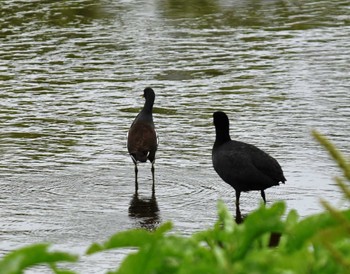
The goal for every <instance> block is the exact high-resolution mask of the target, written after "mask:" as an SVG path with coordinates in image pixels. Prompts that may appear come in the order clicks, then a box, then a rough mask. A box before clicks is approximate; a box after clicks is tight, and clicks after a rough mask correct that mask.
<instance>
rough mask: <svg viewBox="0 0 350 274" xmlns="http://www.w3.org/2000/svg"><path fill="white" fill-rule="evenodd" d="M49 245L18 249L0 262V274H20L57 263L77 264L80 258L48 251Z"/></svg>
mask: <svg viewBox="0 0 350 274" xmlns="http://www.w3.org/2000/svg"><path fill="white" fill-rule="evenodd" d="M48 248H49V244H35V245H30V246H26V247H23V248H20V249H17V250H15V251H13V252H11V253H9V254H7V255H6V256H5V257H4V258H3V259H2V260H1V261H0V274H19V273H23V271H24V270H25V269H27V268H29V267H32V266H36V265H39V264H48V265H50V264H53V263H57V262H76V261H77V260H78V257H77V256H75V255H71V254H68V253H65V252H54V251H52V252H51V251H48Z"/></svg>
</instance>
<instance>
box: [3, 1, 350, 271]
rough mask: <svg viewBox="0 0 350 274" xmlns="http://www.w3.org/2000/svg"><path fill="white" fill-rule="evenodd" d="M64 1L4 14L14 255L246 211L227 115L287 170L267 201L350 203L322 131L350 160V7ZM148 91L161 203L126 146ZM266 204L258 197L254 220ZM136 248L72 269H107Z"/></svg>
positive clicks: (9, 226) (248, 200)
mask: <svg viewBox="0 0 350 274" xmlns="http://www.w3.org/2000/svg"><path fill="white" fill-rule="evenodd" d="M49 2H51V1H31V2H30V3H27V4H26V3H23V2H19V1H10V0H5V1H2V3H1V6H0V11H1V13H0V14H1V16H0V38H1V40H0V45H1V46H0V106H1V107H0V128H1V129H0V189H1V191H0V207H1V212H0V214H1V216H0V217H1V218H0V231H1V233H0V239H1V241H0V253H1V254H5V253H7V252H8V251H10V250H13V249H15V248H18V247H21V246H23V245H26V244H30V243H36V242H42V241H48V242H52V243H53V244H54V247H57V248H59V249H62V250H69V251H72V252H76V253H78V254H82V253H83V252H84V251H85V250H86V248H87V246H88V245H89V244H90V243H92V242H94V241H103V240H105V239H107V237H108V236H110V235H112V234H113V233H115V232H117V231H121V230H125V229H130V228H135V227H145V228H148V229H153V228H155V227H157V226H158V225H159V224H160V223H161V222H164V221H167V220H171V221H172V222H173V223H174V227H175V231H177V232H179V233H182V234H185V235H190V234H191V233H193V232H195V231H198V230H201V229H204V228H207V227H209V226H211V225H212V224H213V223H214V222H215V220H216V205H217V201H218V199H222V200H223V201H224V202H225V203H226V204H227V205H228V206H229V208H230V210H232V212H234V206H233V205H234V203H233V202H234V197H235V195H234V191H233V189H231V187H230V186H228V185H226V184H225V183H224V182H222V181H221V179H220V178H219V177H218V176H217V175H216V174H215V171H214V170H213V168H212V164H211V147H212V145H213V141H214V128H213V125H212V113H213V111H216V110H223V111H225V112H226V113H227V114H228V116H229V118H230V121H231V123H230V128H231V136H232V138H235V139H237V140H241V141H245V142H249V143H252V144H255V145H257V146H259V147H260V148H262V149H264V150H265V151H267V152H269V153H270V154H271V155H272V156H274V157H275V158H276V159H278V161H279V162H280V164H281V166H282V168H283V170H284V172H285V176H286V178H287V182H286V184H285V185H282V186H279V187H274V188H270V189H268V190H267V191H266V195H267V200H268V204H271V203H273V202H274V201H278V200H285V201H286V203H287V206H288V210H291V209H296V210H297V211H298V213H299V215H300V216H302V217H304V216H308V215H310V214H312V213H316V212H320V211H321V210H322V208H321V206H320V204H319V199H320V198H324V199H326V200H328V201H331V202H332V203H333V204H335V205H336V206H338V207H344V206H346V204H345V203H344V201H342V195H341V193H340V192H339V190H338V188H337V187H336V186H335V184H334V182H333V179H332V178H333V177H334V176H336V175H340V172H339V170H338V168H337V167H336V166H335V164H334V163H333V162H332V161H331V160H330V158H329V157H328V155H327V153H326V152H325V151H324V150H323V149H322V148H321V147H320V146H319V145H318V144H317V143H316V141H315V140H313V138H312V137H311V135H310V131H311V129H314V128H315V129H317V130H319V131H320V132H322V133H324V134H325V135H327V136H328V137H329V138H330V139H331V140H332V141H333V142H334V143H335V144H336V145H337V146H338V147H339V149H341V150H342V151H343V152H344V153H346V154H348V152H349V140H350V137H349V129H350V123H349V118H350V107H349V105H350V95H349V90H350V84H349V83H350V73H349V71H350V21H349V18H350V9H349V6H348V3H347V1H338V0H337V1H332V2H331V3H330V2H329V1H308V3H307V4H298V5H297V4H296V3H294V2H290V1H259V4H256V3H257V2H256V1H204V2H202V3H201V5H200V6H199V5H198V4H196V3H197V2H196V1H194V2H191V1H156V0H155V1H153V2H152V1H151V2H149V1H133V2H128V1H113V2H112V3H108V6H107V5H106V4H103V3H102V4H101V6H96V4H94V3H96V1H87V0H82V1H66V4H65V6H64V7H63V6H62V5H60V4H54V3H49ZM146 86H151V87H153V88H154V90H155V92H156V102H155V110H154V112H155V114H154V120H155V123H156V127H157V131H158V134H159V138H160V145H159V150H158V152H157V160H156V190H155V197H153V198H152V191H151V190H152V182H151V172H150V164H149V163H147V164H143V165H140V167H139V170H140V172H139V195H138V197H135V196H134V173H133V172H134V170H133V164H132V161H131V159H130V158H129V156H128V154H127V150H126V133H127V130H128V128H129V126H130V124H131V122H132V120H133V119H134V117H135V116H136V114H137V112H138V111H139V109H140V107H141V106H142V105H143V98H141V96H140V95H141V94H142V90H143V89H144V87H146ZM260 202H261V197H260V195H259V193H258V192H251V193H243V194H242V196H241V209H242V213H243V214H248V213H249V212H250V211H252V210H254V208H256V207H257V206H259V204H260ZM126 252H127V251H116V252H110V253H104V254H101V255H94V256H90V257H86V256H83V258H82V262H81V263H79V264H77V265H76V266H72V267H71V268H72V269H74V270H76V271H78V272H80V273H104V272H105V271H106V270H107V269H111V268H113V267H115V266H116V265H117V264H118V262H120V260H121V259H122V257H123V256H124V254H125V253H126ZM39 270H40V273H46V272H47V269H45V268H39ZM35 271H36V272H37V271H38V269H37V270H35ZM35 271H34V273H35ZM28 273H30V271H29V272H28Z"/></svg>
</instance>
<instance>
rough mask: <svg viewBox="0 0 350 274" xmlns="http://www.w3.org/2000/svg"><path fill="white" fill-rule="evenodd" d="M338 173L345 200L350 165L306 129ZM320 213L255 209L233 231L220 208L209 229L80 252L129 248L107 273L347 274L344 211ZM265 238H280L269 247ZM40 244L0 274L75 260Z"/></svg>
mask: <svg viewBox="0 0 350 274" xmlns="http://www.w3.org/2000/svg"><path fill="white" fill-rule="evenodd" d="M312 134H313V136H314V137H315V138H316V139H317V140H318V141H319V142H320V144H321V145H323V146H324V147H325V148H326V150H327V151H328V152H329V153H330V155H331V156H332V157H333V159H334V160H335V162H336V163H337V164H338V165H339V167H340V168H341V170H342V171H343V176H342V177H337V178H336V179H335V180H336V182H337V184H338V185H339V187H340V188H341V189H342V191H343V193H344V195H345V197H346V198H347V199H348V200H350V189H349V186H348V185H347V183H346V181H347V182H348V183H349V182H350V163H349V162H348V161H347V160H346V158H345V157H344V156H343V155H342V154H341V153H340V152H339V151H338V150H337V149H336V148H335V147H334V146H333V145H332V143H331V142H330V141H329V140H328V139H327V138H325V137H324V136H323V135H321V134H319V133H318V132H316V131H313V133H312ZM321 202H322V204H323V206H324V208H325V212H323V213H321V214H315V215H312V216H310V217H307V218H305V219H303V220H299V217H298V214H297V213H296V211H294V210H292V211H290V212H289V213H288V214H287V215H286V216H285V204H284V203H283V202H278V203H275V204H274V205H272V206H271V207H265V206H261V207H260V208H258V209H257V210H256V211H254V212H252V213H251V214H250V215H249V216H248V217H247V218H246V219H245V221H244V222H243V223H242V224H239V225H237V224H236V223H235V221H234V219H233V217H232V216H231V214H230V212H229V211H228V210H227V208H226V207H225V205H224V204H223V203H222V202H219V204H218V221H217V222H216V223H215V224H214V226H213V228H210V229H207V230H204V231H200V232H198V233H195V234H193V235H192V236H190V237H184V236H181V235H178V234H176V233H171V232H170V230H171V229H172V225H171V223H164V224H163V225H161V226H160V227H159V228H158V229H157V230H155V231H153V232H150V231H147V230H142V229H134V230H128V231H123V232H120V233H117V234H115V235H113V236H112V237H111V238H110V239H108V240H107V241H106V242H104V243H103V244H98V243H94V244H92V245H91V246H90V247H89V249H88V250H87V252H86V253H87V254H88V255H89V254H93V253H97V252H104V251H106V250H109V249H115V248H124V247H128V248H130V247H132V248H135V251H134V252H132V253H130V254H129V255H128V256H127V257H126V258H125V259H124V261H123V262H122V264H121V265H120V267H119V268H118V269H117V270H115V271H112V272H108V273H110V274H112V273H133V274H134V273H136V274H137V273H179V274H182V273H186V274H187V273H276V274H277V273H288V274H289V273H298V274H299V273H348V270H349V269H350V210H349V209H348V210H342V211H340V210H337V209H335V208H333V207H332V206H331V205H330V204H329V203H327V202H326V201H321ZM271 235H281V238H280V241H279V244H278V246H277V247H273V248H272V247H271V244H270V242H271ZM47 248H48V246H47V245H34V246H29V247H25V248H22V249H19V250H16V251H13V252H11V253H10V254H8V255H6V256H5V257H4V258H3V259H2V260H1V261H0V274H10V273H22V272H23V270H24V269H26V268H28V267H31V266H34V265H37V264H40V263H45V264H48V265H49V266H50V267H51V269H52V270H53V271H54V273H73V272H69V271H63V270H58V269H57V267H56V266H55V263H57V262H60V261H75V260H77V257H76V256H72V255H70V254H67V253H62V252H49V251H48V250H47Z"/></svg>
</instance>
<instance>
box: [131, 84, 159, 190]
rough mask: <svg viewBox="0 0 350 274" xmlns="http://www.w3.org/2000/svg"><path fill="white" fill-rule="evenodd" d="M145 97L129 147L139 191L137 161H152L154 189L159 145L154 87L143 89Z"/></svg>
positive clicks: (136, 187)
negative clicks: (155, 121) (154, 105)
mask: <svg viewBox="0 0 350 274" xmlns="http://www.w3.org/2000/svg"><path fill="white" fill-rule="evenodd" d="M143 97H145V99H146V101H145V104H144V106H143V109H142V110H141V111H140V113H139V114H138V115H137V116H136V118H135V120H134V122H133V123H132V125H131V127H130V129H129V132H128V140H127V147H128V151H129V154H130V156H131V159H132V161H133V162H134V165H135V189H136V192H137V189H138V182H137V173H138V168H137V163H138V162H146V161H147V159H148V160H149V161H150V162H151V163H152V167H151V171H152V181H153V186H152V188H153V190H154V162H155V159H156V151H157V147H158V139H157V133H156V130H155V126H154V123H153V115H152V110H153V104H154V99H155V94H154V91H153V89H151V88H150V87H147V88H145V89H144V91H143Z"/></svg>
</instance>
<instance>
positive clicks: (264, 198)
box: [261, 190, 266, 205]
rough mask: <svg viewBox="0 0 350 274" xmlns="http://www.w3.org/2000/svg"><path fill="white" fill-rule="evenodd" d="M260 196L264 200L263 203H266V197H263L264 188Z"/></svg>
mask: <svg viewBox="0 0 350 274" xmlns="http://www.w3.org/2000/svg"><path fill="white" fill-rule="evenodd" d="M261 197H262V198H263V200H264V205H266V197H265V191H264V190H261Z"/></svg>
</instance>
